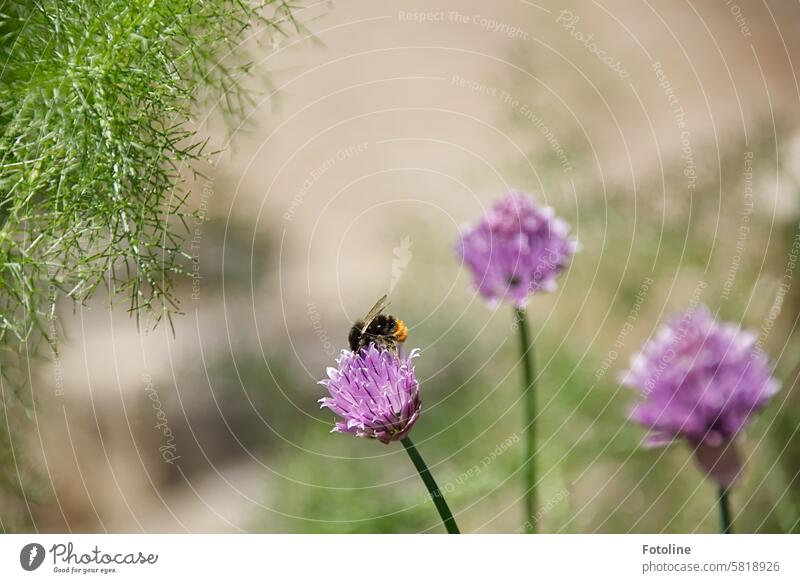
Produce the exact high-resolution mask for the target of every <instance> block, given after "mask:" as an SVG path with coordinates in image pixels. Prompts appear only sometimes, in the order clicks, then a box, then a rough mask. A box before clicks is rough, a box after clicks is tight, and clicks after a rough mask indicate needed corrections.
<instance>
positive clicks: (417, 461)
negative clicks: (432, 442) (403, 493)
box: [400, 437, 461, 534]
mask: <svg viewBox="0 0 800 583" xmlns="http://www.w3.org/2000/svg"><path fill="white" fill-rule="evenodd" d="M400 443H402V444H403V447H404V448H406V452H408V457H410V458H411V461H412V462H413V463H414V467H415V468H417V471H418V472H419V476H420V478H422V481H423V482H425V487H426V488H428V492H430V495H431V498H432V499H433V503H434V504H435V505H436V510H438V511H439V516H441V517H442V522H444V527H445V528H446V529H447V532H448V534H461V533H460V531H459V530H458V525H457V524H456V519H455V518H453V513H452V512H450V507H449V506H447V502H445V499H444V496H443V495H442V492H441V490H439V486H437V485H436V480H434V479H433V476H432V475H431V471H430V470H429V469H428V466H427V465H426V464H425V460H424V459H422V456H421V455H420V454H419V452H418V451H417V448H416V447H415V446H414V442H413V441H411V438H410V437H404V438H403V439H401V440H400Z"/></svg>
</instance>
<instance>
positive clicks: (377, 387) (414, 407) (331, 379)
mask: <svg viewBox="0 0 800 583" xmlns="http://www.w3.org/2000/svg"><path fill="white" fill-rule="evenodd" d="M418 354H419V350H418V349H414V350H412V351H411V353H410V354H409V356H408V358H398V357H396V356H394V355H393V354H392V353H391V352H389V351H388V350H385V349H383V348H376V347H375V345H374V344H370V345H369V346H367V347H366V348H362V349H361V350H359V351H358V352H351V351H349V350H343V351H342V353H341V356H339V358H338V359H337V360H336V363H337V364H338V367H337V368H334V367H329V368H328V370H327V373H328V378H327V379H325V380H322V381H320V384H321V385H325V386H326V387H327V388H328V392H329V393H330V395H331V396H330V397H324V398H322V399H320V400H319V402H320V403H322V407H327V408H328V409H330V410H331V411H333V412H334V413H335V414H336V415H338V416H339V417H341V418H342V421H337V422H336V425H335V426H334V428H333V431H338V432H339V433H352V434H353V435H356V436H358V437H372V438H374V439H377V440H378V441H381V442H383V443H389V442H391V441H399V440H401V439H403V438H404V437H405V436H406V435H408V432H409V431H411V428H412V427H413V425H414V423H416V421H417V419H418V418H419V411H420V400H419V382H418V381H417V377H416V375H415V374H414V364H413V363H412V362H411V360H412V359H413V358H415V357H416V356H417V355H418Z"/></svg>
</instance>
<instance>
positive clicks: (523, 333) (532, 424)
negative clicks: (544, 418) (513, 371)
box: [516, 308, 536, 534]
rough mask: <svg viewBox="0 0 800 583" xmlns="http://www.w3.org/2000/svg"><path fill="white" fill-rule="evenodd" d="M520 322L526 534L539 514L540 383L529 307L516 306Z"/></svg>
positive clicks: (531, 528)
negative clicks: (537, 510)
mask: <svg viewBox="0 0 800 583" xmlns="http://www.w3.org/2000/svg"><path fill="white" fill-rule="evenodd" d="M516 323H517V328H518V329H519V340H520V347H519V353H520V359H521V360H522V365H523V371H522V372H523V379H524V385H523V387H522V391H523V396H524V405H523V406H524V427H523V431H524V432H525V439H524V442H525V459H524V460H523V462H522V474H523V480H524V484H525V533H526V534H533V533H535V532H536V525H535V524H534V523H533V516H534V514H535V513H536V463H535V459H534V452H535V451H536V386H535V384H534V376H535V375H534V364H533V344H532V342H531V338H530V333H529V331H528V319H527V316H526V314H525V310H524V309H522V308H517V309H516Z"/></svg>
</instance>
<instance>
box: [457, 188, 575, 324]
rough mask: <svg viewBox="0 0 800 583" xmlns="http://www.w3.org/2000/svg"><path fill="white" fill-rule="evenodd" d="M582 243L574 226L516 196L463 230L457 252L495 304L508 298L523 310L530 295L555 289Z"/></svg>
mask: <svg viewBox="0 0 800 583" xmlns="http://www.w3.org/2000/svg"><path fill="white" fill-rule="evenodd" d="M577 250H578V244H577V242H575V241H574V240H571V239H570V238H569V225H568V224H567V223H566V222H565V221H563V220H561V219H559V218H556V217H555V216H554V213H553V209H552V208H550V207H540V206H538V205H536V203H535V202H534V201H533V199H531V198H530V197H529V196H526V195H524V194H522V193H519V192H511V193H509V194H508V195H507V196H506V197H505V198H502V199H500V200H498V201H496V202H495V203H494V204H493V205H492V207H491V208H490V209H489V210H488V211H487V212H486V215H485V216H484V217H483V219H482V220H481V221H479V222H478V223H477V224H476V225H475V226H473V227H471V228H467V229H465V230H463V231H462V234H461V239H460V240H459V242H458V245H457V248H456V252H457V254H458V256H459V258H460V259H461V260H462V261H464V263H466V265H467V267H468V268H469V269H470V271H471V272H472V278H473V281H474V284H475V287H476V288H477V290H478V292H479V293H480V294H481V295H482V296H483V297H484V298H486V299H487V300H488V301H489V303H490V304H491V305H497V304H498V303H500V302H501V301H502V300H504V299H509V300H511V301H512V302H513V303H514V304H515V305H516V306H517V307H519V308H524V307H525V305H526V304H527V302H528V296H529V295H530V294H531V293H534V292H537V291H540V290H544V291H553V290H555V289H556V277H558V275H559V274H560V273H561V272H562V271H563V270H564V268H565V267H566V265H567V262H568V261H569V258H570V257H571V256H572V254H573V253H575V251H577Z"/></svg>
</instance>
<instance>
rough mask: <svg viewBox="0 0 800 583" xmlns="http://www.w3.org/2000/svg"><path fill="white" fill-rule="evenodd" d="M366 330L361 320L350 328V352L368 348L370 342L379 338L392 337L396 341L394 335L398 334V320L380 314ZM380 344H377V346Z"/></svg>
mask: <svg viewBox="0 0 800 583" xmlns="http://www.w3.org/2000/svg"><path fill="white" fill-rule="evenodd" d="M362 330H364V321H363V320H359V321H358V322H356V323H355V324H353V327H352V328H350V335H349V336H348V337H347V339H348V340H349V341H350V350H358V349H359V348H362V347H364V346H368V345H369V343H370V342H376V339H377V338H382V337H386V336H388V337H390V338H391V339H392V340H395V338H394V334H395V332H397V320H396V319H395V317H394V316H385V315H383V314H378V315H377V316H376V317H375V319H374V320H372V322H370V323H369V326H367V329H366V330H365V331H364V333H363V334H362V333H361V331H362ZM377 343H378V342H376V344H377Z"/></svg>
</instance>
